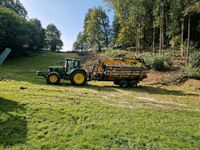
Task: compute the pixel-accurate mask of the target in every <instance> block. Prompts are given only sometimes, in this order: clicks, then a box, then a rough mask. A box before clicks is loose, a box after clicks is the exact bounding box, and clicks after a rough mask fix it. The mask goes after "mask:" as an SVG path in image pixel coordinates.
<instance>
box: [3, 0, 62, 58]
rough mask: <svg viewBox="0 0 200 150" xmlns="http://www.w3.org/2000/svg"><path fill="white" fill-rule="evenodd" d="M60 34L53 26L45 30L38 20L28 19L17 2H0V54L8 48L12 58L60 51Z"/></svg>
mask: <svg viewBox="0 0 200 150" xmlns="http://www.w3.org/2000/svg"><path fill="white" fill-rule="evenodd" d="M62 46H63V42H62V40H61V32H60V31H59V30H58V29H57V27H56V26H55V25H53V24H49V25H48V26H47V28H46V29H44V28H43V27H42V24H41V22H40V20H38V19H36V18H34V19H28V13H27V11H26V9H25V8H24V6H23V5H22V3H20V1H19V0H0V52H2V51H3V50H4V49H5V48H7V47H9V48H11V49H12V56H13V57H16V56H27V55H30V54H32V53H36V52H40V51H41V50H48V51H59V50H61V49H62Z"/></svg>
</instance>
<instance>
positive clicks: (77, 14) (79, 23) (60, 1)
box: [21, 0, 113, 51]
mask: <svg viewBox="0 0 200 150" xmlns="http://www.w3.org/2000/svg"><path fill="white" fill-rule="evenodd" d="M21 2H22V3H23V5H24V6H25V8H26V9H27V11H28V16H29V18H38V19H39V20H41V22H42V25H43V27H46V26H47V25H48V24H50V23H53V24H55V25H56V26H57V27H58V29H59V30H60V31H61V32H62V40H63V42H64V47H63V50H64V51H67V50H72V46H73V43H74V41H75V40H76V36H77V34H78V33H79V32H81V31H82V30H83V24H84V17H85V14H86V13H87V11H88V9H89V8H92V7H95V6H102V7H103V8H104V9H105V10H106V11H107V14H108V15H109V17H110V22H111V23H112V20H113V12H112V11H110V10H109V9H108V7H107V6H106V4H105V3H103V1H102V0H21Z"/></svg>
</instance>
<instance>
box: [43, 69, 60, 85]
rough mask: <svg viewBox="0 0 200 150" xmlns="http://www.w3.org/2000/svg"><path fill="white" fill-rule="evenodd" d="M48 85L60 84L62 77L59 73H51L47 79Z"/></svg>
mask: <svg viewBox="0 0 200 150" xmlns="http://www.w3.org/2000/svg"><path fill="white" fill-rule="evenodd" d="M46 81H47V84H59V83H60V76H59V74H58V73H57V72H50V73H49V74H48V75H47V78H46Z"/></svg>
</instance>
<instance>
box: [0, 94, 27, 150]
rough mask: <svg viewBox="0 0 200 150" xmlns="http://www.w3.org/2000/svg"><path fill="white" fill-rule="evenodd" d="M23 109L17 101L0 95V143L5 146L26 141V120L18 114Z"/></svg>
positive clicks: (23, 110)
mask: <svg viewBox="0 0 200 150" xmlns="http://www.w3.org/2000/svg"><path fill="white" fill-rule="evenodd" d="M25 111H26V110H25V108H24V106H22V105H20V104H19V103H17V102H15V101H12V100H8V99H4V98H1V97H0V145H3V146H4V147H5V148H6V147H8V146H14V145H16V144H23V143H25V142H26V139H27V121H26V118H24V117H22V116H20V115H19V113H25Z"/></svg>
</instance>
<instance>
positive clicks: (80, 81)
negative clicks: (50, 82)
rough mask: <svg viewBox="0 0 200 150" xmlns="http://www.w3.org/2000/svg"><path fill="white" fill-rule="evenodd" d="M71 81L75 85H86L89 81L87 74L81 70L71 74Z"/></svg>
mask: <svg viewBox="0 0 200 150" xmlns="http://www.w3.org/2000/svg"><path fill="white" fill-rule="evenodd" d="M70 81H71V83H72V85H75V86H81V85H85V84H86V83H87V74H86V73H85V72H84V71H80V70H77V71H74V72H73V73H72V74H71V78H70Z"/></svg>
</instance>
